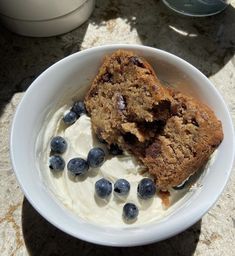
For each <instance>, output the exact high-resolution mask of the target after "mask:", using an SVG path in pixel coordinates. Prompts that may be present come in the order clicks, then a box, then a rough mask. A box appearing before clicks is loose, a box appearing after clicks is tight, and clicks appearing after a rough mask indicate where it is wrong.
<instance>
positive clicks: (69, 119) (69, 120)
mask: <svg viewBox="0 0 235 256" xmlns="http://www.w3.org/2000/svg"><path fill="white" fill-rule="evenodd" d="M77 119H78V116H77V114H76V113H75V112H73V111H69V112H68V113H67V114H65V115H64V117H63V121H64V122H65V124H68V125H70V124H73V123H75V122H76V120H77Z"/></svg>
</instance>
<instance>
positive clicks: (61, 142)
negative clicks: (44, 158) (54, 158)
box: [51, 136, 67, 154]
mask: <svg viewBox="0 0 235 256" xmlns="http://www.w3.org/2000/svg"><path fill="white" fill-rule="evenodd" d="M66 149H67V142H66V141H65V139H64V138H62V137H60V136H56V137H54V138H52V140H51V150H52V151H53V152H54V153H58V154H62V153H64V152H65V151H66Z"/></svg>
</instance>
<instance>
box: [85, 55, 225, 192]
mask: <svg viewBox="0 0 235 256" xmlns="http://www.w3.org/2000/svg"><path fill="white" fill-rule="evenodd" d="M85 105H86V108H87V111H88V113H89V114H90V116H91V121H92V127H93V129H94V132H95V133H96V134H97V135H98V137H99V138H101V139H102V140H105V141H106V142H107V143H108V144H109V145H110V144H117V145H119V146H120V147H121V148H123V149H126V150H127V151H129V152H131V153H132V154H133V155H134V156H135V157H136V158H137V159H138V160H139V161H141V162H142V163H143V164H144V165H145V166H146V168H147V170H148V171H149V172H150V173H151V174H152V175H153V176H154V177H155V179H156V184H157V185H158V187H159V188H160V189H164V190H166V189H169V188H170V187H173V186H177V185H178V184H180V183H182V182H183V181H184V180H185V179H186V178H188V177H189V176H190V175H191V174H193V173H194V172H195V171H197V170H198V169H199V168H200V167H201V166H202V165H203V164H205V162H206V161H207V160H208V158H209V156H210V155H211V153H212V152H213V151H214V150H215V148H216V147H217V146H218V145H219V144H220V142H221V141H222V139H223V132H222V126H221V123H220V121H218V120H217V118H216V117H215V115H214V113H213V111H212V110H210V109H209V108H208V107H207V106H205V105H204V104H202V103H201V102H199V101H197V100H195V99H193V98H191V97H188V96H186V95H184V94H182V93H180V92H177V91H175V90H174V89H170V88H167V87H164V86H162V85H161V83H160V81H159V79H158V78H157V76H156V75H155V73H154V71H153V69H152V67H151V66H150V65H149V64H148V63H147V61H146V60H144V59H143V58H141V57H139V56H137V55H136V54H135V53H133V52H130V51H124V50H118V51H116V52H114V53H113V54H111V55H110V56H107V57H106V58H105V60H104V63H103V64H102V66H101V67H100V69H99V72H98V75H97V76H96V78H95V79H94V81H93V83H92V85H91V88H90V90H89V91H88V93H87V95H86V97H85Z"/></svg>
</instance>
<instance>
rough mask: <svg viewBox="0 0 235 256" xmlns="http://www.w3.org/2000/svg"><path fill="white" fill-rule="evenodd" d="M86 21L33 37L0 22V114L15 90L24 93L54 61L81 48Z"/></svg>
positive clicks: (86, 25)
mask: <svg viewBox="0 0 235 256" xmlns="http://www.w3.org/2000/svg"><path fill="white" fill-rule="evenodd" d="M88 24H89V22H86V23H84V24H83V25H82V26H80V27H79V28H78V29H76V30H74V31H72V32H70V33H67V34H64V35H59V36H54V37H47V38H40V37H38V38H37V37H35V38H33V37H24V36H20V35H17V34H14V33H12V32H10V31H8V30H7V29H6V28H4V27H3V26H2V24H1V21H0V34H1V37H0V58H1V62H0V116H1V114H2V111H3V108H4V106H5V105H6V104H7V103H8V102H9V101H10V100H11V98H12V96H13V95H14V94H15V93H18V92H24V91H25V90H26V89H27V88H28V87H29V86H30V84H31V83H32V82H33V81H34V79H35V78H36V77H37V76H39V75H40V74H41V73H42V72H43V71H44V70H45V69H47V68H48V67H49V66H51V65H53V64H54V63H55V62H57V61H59V60H60V59H62V58H64V57H66V56H68V55H70V54H71V53H74V52H77V51H80V48H81V44H82V42H83V38H84V36H85V33H86V30H87V27H88ZM48 86H50V85H49V84H48Z"/></svg>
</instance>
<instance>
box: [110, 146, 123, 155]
mask: <svg viewBox="0 0 235 256" xmlns="http://www.w3.org/2000/svg"><path fill="white" fill-rule="evenodd" d="M109 153H110V154H112V155H114V156H117V155H121V154H122V153H123V151H122V150H121V149H120V148H119V147H118V145H117V144H111V145H110V148H109Z"/></svg>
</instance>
